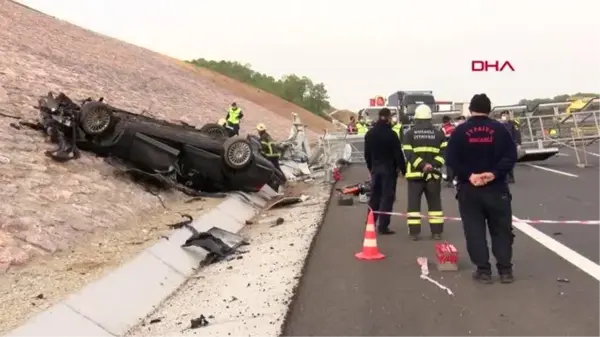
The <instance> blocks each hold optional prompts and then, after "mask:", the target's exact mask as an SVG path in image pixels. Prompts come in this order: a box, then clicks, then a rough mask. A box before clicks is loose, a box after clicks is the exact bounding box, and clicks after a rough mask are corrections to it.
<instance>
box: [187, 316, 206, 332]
mask: <svg viewBox="0 0 600 337" xmlns="http://www.w3.org/2000/svg"><path fill="white" fill-rule="evenodd" d="M208 324H209V321H208V320H207V319H206V317H204V315H200V316H199V317H197V318H192V319H191V320H190V329H198V328H202V327H205V326H207V325H208Z"/></svg>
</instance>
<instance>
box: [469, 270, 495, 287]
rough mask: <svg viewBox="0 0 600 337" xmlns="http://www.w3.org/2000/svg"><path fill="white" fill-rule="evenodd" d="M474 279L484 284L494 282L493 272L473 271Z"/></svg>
mask: <svg viewBox="0 0 600 337" xmlns="http://www.w3.org/2000/svg"><path fill="white" fill-rule="evenodd" d="M473 280H475V281H477V282H480V283H483V284H491V283H493V281H492V274H491V273H488V272H483V271H481V270H476V271H474V272H473Z"/></svg>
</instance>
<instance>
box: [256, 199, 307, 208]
mask: <svg viewBox="0 0 600 337" xmlns="http://www.w3.org/2000/svg"><path fill="white" fill-rule="evenodd" d="M303 201H304V200H303V199H302V197H283V198H280V199H278V200H276V201H275V202H273V203H271V204H270V205H268V206H267V207H266V208H265V211H269V210H271V209H276V208H282V207H286V206H291V205H295V204H298V203H301V202H303Z"/></svg>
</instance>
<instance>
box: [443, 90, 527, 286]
mask: <svg viewBox="0 0 600 337" xmlns="http://www.w3.org/2000/svg"><path fill="white" fill-rule="evenodd" d="M491 109H492V104H491V101H490V99H489V98H488V97H487V96H486V95H485V94H478V95H474V96H473V99H471V103H470V105H469V110H470V111H471V114H472V115H471V118H469V120H468V121H466V122H465V123H464V124H462V125H460V126H458V127H457V128H456V130H454V132H453V133H452V137H450V141H449V144H448V150H447V155H446V159H447V160H448V165H449V166H451V167H452V168H453V169H454V173H455V174H456V176H457V178H458V181H459V183H458V188H457V195H456V199H457V200H458V210H459V212H460V217H461V218H462V223H463V229H464V233H465V239H466V243H467V252H468V253H469V257H470V258H471V261H472V262H473V264H474V265H475V266H476V267H477V269H476V270H475V272H474V273H473V279H475V280H476V281H478V282H482V283H491V282H492V276H491V275H492V269H491V265H490V262H489V255H490V253H489V249H488V243H487V235H486V228H487V229H488V230H489V233H490V238H491V240H492V253H493V254H494V257H495V258H496V267H497V269H498V273H499V274H500V282H502V283H511V282H513V280H514V279H513V273H512V246H513V240H514V236H513V231H512V221H513V220H512V205H511V200H512V196H511V194H510V190H509V188H508V184H507V180H506V177H507V175H508V173H509V172H510V171H511V170H512V169H513V167H514V166H515V163H516V161H517V150H516V146H515V143H514V141H513V139H512V135H511V134H510V132H508V130H507V128H506V127H505V126H503V125H502V124H500V123H498V122H497V121H495V120H493V119H491V118H489V117H488V115H489V113H490V111H491Z"/></svg>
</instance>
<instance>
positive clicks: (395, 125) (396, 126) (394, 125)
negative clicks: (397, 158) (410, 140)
mask: <svg viewBox="0 0 600 337" xmlns="http://www.w3.org/2000/svg"><path fill="white" fill-rule="evenodd" d="M392 131H394V132H395V133H396V135H398V139H400V141H402V123H398V117H397V116H395V115H394V116H392Z"/></svg>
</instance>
